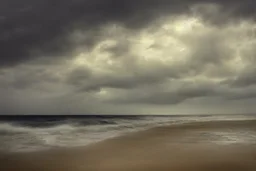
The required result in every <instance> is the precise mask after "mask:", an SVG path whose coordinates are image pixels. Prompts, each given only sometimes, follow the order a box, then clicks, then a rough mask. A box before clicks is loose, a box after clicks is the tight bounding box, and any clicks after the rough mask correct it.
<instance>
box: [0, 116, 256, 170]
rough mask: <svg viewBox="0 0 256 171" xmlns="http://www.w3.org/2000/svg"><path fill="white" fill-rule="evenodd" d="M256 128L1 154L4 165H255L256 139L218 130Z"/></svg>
mask: <svg viewBox="0 0 256 171" xmlns="http://www.w3.org/2000/svg"><path fill="white" fill-rule="evenodd" d="M242 130H243V131H244V130H246V131H247V132H256V121H214V122H201V123H191V124H183V125H172V126H165V127H157V128H152V129H150V130H147V131H142V132H138V133H132V134H129V135H125V136H121V137H117V138H113V139H110V140H106V141H103V142H100V143H96V144H93V145H89V146H86V147H79V148H72V149H71V148H70V149H52V150H48V151H41V152H31V153H12V154H1V155H0V171H158V170H159V171H256V142H255V143H253V142H250V143H248V144H247V143H245V142H244V143H241V142H239V141H238V142H237V143H236V142H233V144H218V143H216V142H215V140H216V139H218V138H219V137H214V136H213V137H211V135H212V133H214V132H228V133H232V134H236V133H238V132H240V131H242Z"/></svg>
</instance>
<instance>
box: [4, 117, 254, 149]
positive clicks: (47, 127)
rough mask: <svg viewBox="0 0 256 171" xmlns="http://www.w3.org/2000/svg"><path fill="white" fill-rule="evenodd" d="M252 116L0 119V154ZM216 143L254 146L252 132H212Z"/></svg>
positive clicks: (79, 144)
mask: <svg viewBox="0 0 256 171" xmlns="http://www.w3.org/2000/svg"><path fill="white" fill-rule="evenodd" d="M250 119H256V115H200V116H194V115H193V116H189V115H188V116H179V115H176V116H95V115H90V116H89V115H87V116H0V151H3V152H29V151H38V150H46V149H50V148H59V147H78V146H86V145H88V144H92V143H95V142H99V141H103V140H106V139H109V138H113V137H116V136H120V135H124V134H127V133H130V132H136V131H141V130H146V129H149V128H152V127H156V126H165V125H172V124H184V123H190V122H203V121H218V120H250ZM210 134H211V135H208V134H205V133H204V135H203V136H207V137H212V138H213V140H212V141H215V142H216V143H222V144H225V143H241V142H243V143H256V132H250V131H248V130H244V131H240V132H232V131H231V132H226V133H225V132H224V133H223V132H215V133H210Z"/></svg>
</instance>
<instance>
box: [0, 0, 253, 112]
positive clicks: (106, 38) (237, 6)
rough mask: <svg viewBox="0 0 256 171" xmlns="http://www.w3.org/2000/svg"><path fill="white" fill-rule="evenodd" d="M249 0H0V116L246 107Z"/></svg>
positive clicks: (249, 106)
mask: <svg viewBox="0 0 256 171" xmlns="http://www.w3.org/2000/svg"><path fill="white" fill-rule="evenodd" d="M255 19H256V2H255V1H254V0H243V1H241V0H225V1H224V0H1V1H0V59H1V60H0V115H4V114H236V113H255V112H254V111H255V110H256V105H255V104H256V77H255V76H256V48H255V47H256V20H255Z"/></svg>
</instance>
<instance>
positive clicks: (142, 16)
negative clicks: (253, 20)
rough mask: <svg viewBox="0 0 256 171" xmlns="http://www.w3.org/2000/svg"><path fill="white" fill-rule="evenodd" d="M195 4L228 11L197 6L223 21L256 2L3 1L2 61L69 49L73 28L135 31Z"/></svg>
mask: <svg viewBox="0 0 256 171" xmlns="http://www.w3.org/2000/svg"><path fill="white" fill-rule="evenodd" d="M198 3H217V4H220V5H221V6H222V7H223V11H229V13H226V14H227V16H213V15H211V11H205V10H204V9H202V8H199V11H201V12H203V13H205V15H204V16H205V17H207V18H208V19H210V20H212V21H214V22H220V21H221V20H224V19H225V20H224V21H225V22H227V21H228V20H230V19H231V17H232V16H233V15H235V16H237V17H243V16H244V17H254V16H255V2H254V1H252V0H244V1H240V0H226V1H222V0H215V1H214V0H207V1H205V0H178V1H177V0H137V1H128V0H93V1H91V0H89V1H88V0H72V1H67V0H64V1H63V0H33V1H32V0H22V1H19V2H18V1H17V0H2V1H1V3H0V11H1V12H0V25H1V27H0V46H1V47H3V48H1V53H0V54H1V63H0V65H1V66H8V65H14V64H17V63H20V62H22V61H26V60H28V59H33V58H35V56H38V57H42V56H43V57H44V58H45V57H47V56H51V57H52V56H54V57H56V56H63V55H64V54H66V53H70V51H72V50H73V49H74V48H75V47H74V46H76V45H74V44H73V42H70V41H69V40H68V38H67V37H66V35H67V34H68V33H69V32H71V31H72V30H73V29H75V28H78V29H82V30H95V28H97V27H99V26H101V25H103V24H106V23H109V22H114V23H119V24H121V25H124V26H125V27H128V28H130V29H139V28H143V27H146V26H147V25H148V24H150V23H151V22H152V21H154V20H155V19H157V18H158V17H159V16H162V15H167V14H180V13H183V12H187V10H188V8H189V7H190V6H191V5H193V4H198ZM215 15H216V14H215ZM232 18H234V17H232ZM87 34H91V33H87ZM94 34H97V33H94ZM83 41H84V42H83V43H84V45H85V46H88V47H90V46H92V45H93V44H95V43H96V42H97V41H99V40H98V38H97V36H95V35H89V36H88V37H87V38H86V39H85V40H83ZM80 43H81V42H80Z"/></svg>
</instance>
